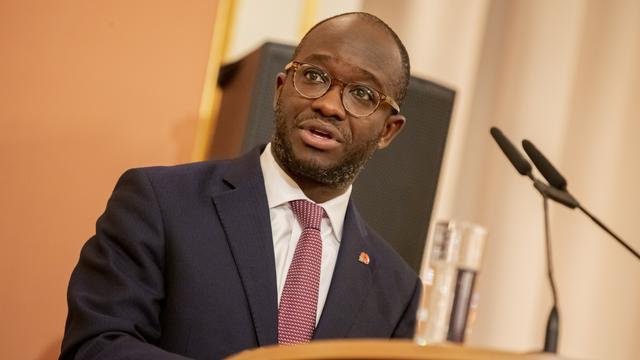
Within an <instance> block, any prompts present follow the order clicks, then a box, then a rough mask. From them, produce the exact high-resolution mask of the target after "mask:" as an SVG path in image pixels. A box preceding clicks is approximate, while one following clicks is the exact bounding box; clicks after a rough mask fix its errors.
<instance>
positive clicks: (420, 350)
mask: <svg viewBox="0 0 640 360" xmlns="http://www.w3.org/2000/svg"><path fill="white" fill-rule="evenodd" d="M227 359H229V360H258V359H260V360H275V359H278V360H362V359H374V360H382V359H386V360H418V359H420V360H551V359H562V358H561V357H558V356H556V355H553V354H545V353H512V352H506V351H498V350H487V349H478V348H470V347H466V346H460V345H453V344H442V345H428V346H419V345H416V344H415V343H413V342H412V341H410V340H320V341H314V342H311V343H308V344H303V345H294V346H277V345H274V346H266V347H262V348H257V349H253V350H246V351H243V352H241V353H238V354H236V355H233V356H231V357H229V358H227Z"/></svg>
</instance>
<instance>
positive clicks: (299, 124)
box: [272, 16, 405, 187]
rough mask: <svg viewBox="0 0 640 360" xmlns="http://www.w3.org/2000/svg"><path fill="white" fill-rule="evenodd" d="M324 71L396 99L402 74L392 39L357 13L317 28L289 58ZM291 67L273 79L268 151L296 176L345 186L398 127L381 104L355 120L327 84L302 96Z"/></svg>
mask: <svg viewBox="0 0 640 360" xmlns="http://www.w3.org/2000/svg"><path fill="white" fill-rule="evenodd" d="M294 60H296V61H298V62H301V63H308V64H312V65H314V66H317V67H319V68H322V69H323V70H324V71H326V72H327V73H328V74H330V76H331V77H332V78H333V79H340V80H341V81H344V82H346V83H359V84H363V85H367V86H369V87H371V88H374V89H377V90H379V91H380V92H382V93H384V94H386V95H388V96H392V97H393V96H394V95H395V94H396V88H395V87H394V85H393V84H394V83H397V81H398V79H399V77H400V76H401V74H402V68H401V60H400V55H399V51H398V48H397V46H396V44H395V43H394V41H393V40H392V39H391V37H390V36H389V35H388V34H387V33H385V32H384V30H382V29H380V28H379V27H378V26H373V25H372V24H371V23H369V22H367V21H363V20H362V19H360V18H358V17H356V16H344V17H339V18H336V19H333V20H330V21H328V22H326V23H324V24H322V25H320V26H319V27H317V28H316V29H315V30H314V31H313V32H312V33H311V34H309V36H308V37H307V39H306V41H305V43H304V45H303V46H302V47H301V48H300V49H299V52H298V55H297V56H296V58H295V59H294ZM293 74H294V71H293V70H289V71H288V72H287V74H284V73H281V74H279V75H278V82H277V90H276V102H275V114H276V132H275V135H274V138H273V141H272V147H273V153H274V156H275V158H276V159H277V160H278V162H279V163H280V165H281V166H282V167H283V168H284V169H285V170H286V171H287V172H288V173H289V174H290V175H292V176H293V177H294V178H304V179H308V180H313V181H315V182H318V183H320V184H324V185H330V186H334V187H344V186H347V185H349V184H351V183H352V182H353V180H354V179H355V177H356V176H357V174H358V173H359V172H360V170H361V169H362V168H363V167H364V165H365V164H366V162H367V161H368V160H369V159H370V158H371V156H372V155H373V153H374V152H375V150H376V149H377V148H384V147H386V146H387V145H388V144H389V143H390V142H391V140H392V139H393V138H394V137H395V135H396V134H397V133H398V132H399V130H400V129H401V128H402V126H403V125H404V122H405V119H404V117H403V116H401V115H392V109H391V107H390V106H389V105H388V104H381V105H380V106H379V108H378V109H377V110H376V111H375V112H373V113H372V114H371V115H369V116H365V117H355V116H353V115H352V114H350V113H349V112H347V111H346V110H345V108H344V106H343V103H342V97H341V91H342V90H343V89H342V85H341V84H339V83H338V81H332V85H331V87H330V88H329V90H327V92H326V93H325V94H324V95H322V96H321V97H319V98H316V99H308V98H305V97H304V96H302V95H300V93H298V91H297V90H296V89H295V88H294V85H293Z"/></svg>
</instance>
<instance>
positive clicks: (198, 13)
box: [0, 0, 217, 359]
mask: <svg viewBox="0 0 640 360" xmlns="http://www.w3.org/2000/svg"><path fill="white" fill-rule="evenodd" d="M216 4H217V1H216V0H201V1H186V2H180V1H169V0H153V1H152V0H137V1H126V0H112V1H106V2H104V1H102V2H101V1H83V0H57V1H46V0H2V1H1V2H0V242H1V243H0V245H1V248H0V249H1V250H0V289H1V290H0V292H1V293H0V321H2V326H0V358H2V359H54V358H57V355H58V352H59V346H60V339H61V337H62V333H63V327H64V320H65V316H66V299H65V292H66V286H67V281H68V277H69V274H70V272H71V270H72V268H73V266H74V265H75V263H76V261H77V258H78V254H79V251H80V247H81V245H82V244H83V243H84V242H85V241H86V239H87V238H88V237H89V236H90V235H91V234H92V233H93V227H94V223H95V220H96V218H97V217H98V216H99V214H100V213H101V212H102V210H103V209H104V206H105V203H106V200H107V198H108V196H109V194H110V192H111V190H112V188H113V185H114V184H115V181H116V179H117V178H118V176H119V174H121V173H122V172H123V171H124V170H125V169H126V168H129V167H134V166H146V165H152V164H173V163H177V162H185V161H189V160H190V157H191V152H192V149H193V142H194V133H195V127H196V120H197V114H198V106H199V102H200V95H201V91H202V85H203V80H204V75H205V70H206V63H207V59H208V51H209V45H210V41H211V31H212V29H213V22H214V17H215V9H216Z"/></svg>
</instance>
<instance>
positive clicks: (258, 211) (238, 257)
mask: <svg viewBox="0 0 640 360" xmlns="http://www.w3.org/2000/svg"><path fill="white" fill-rule="evenodd" d="M258 155H259V154H257V150H254V151H252V152H251V153H250V154H248V155H246V156H244V157H242V158H240V159H239V160H237V161H235V162H232V163H231V165H230V168H229V171H228V173H227V174H226V176H225V181H226V182H227V183H228V184H229V185H230V186H231V189H230V190H228V191H224V192H221V193H217V194H214V195H213V202H214V204H215V207H216V209H217V213H218V215H219V217H220V221H221V222H222V226H223V228H224V231H225V233H226V235H227V239H228V241H229V247H230V249H231V252H232V253H233V257H234V259H235V262H236V265H237V267H238V272H239V273H240V278H241V280H242V284H243V286H244V289H245V292H246V295H247V299H248V302H249V307H250V311H251V316H252V317H253V322H254V325H255V329H256V337H257V339H258V345H260V346H264V345H269V344H274V343H276V342H277V321H278V315H277V311H278V308H277V306H278V305H277V287H276V275H275V274H276V270H275V260H274V253H273V241H272V235H271V224H270V218H269V206H268V203H267V197H266V193H265V189H264V181H263V178H262V173H261V171H260V164H259V161H258V159H259V157H258Z"/></svg>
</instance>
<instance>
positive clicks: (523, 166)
mask: <svg viewBox="0 0 640 360" xmlns="http://www.w3.org/2000/svg"><path fill="white" fill-rule="evenodd" d="M489 132H490V133H491V136H493V138H494V139H495V140H496V142H497V143H498V146H499V147H500V149H502V152H503V153H504V154H505V155H506V156H507V159H509V161H510V162H511V164H512V165H513V166H514V167H515V168H516V170H517V171H518V172H519V173H520V175H523V176H528V177H529V178H530V179H531V181H533V186H534V187H535V188H536V190H538V191H539V192H540V194H541V195H542V200H543V205H544V230H545V232H544V236H545V249H546V255H547V278H548V279H549V286H550V287H551V295H552V296H553V306H552V307H551V311H550V312H549V317H548V318H547V328H546V331H545V336H544V349H543V351H544V352H547V353H555V352H557V349H558V335H559V333H560V315H559V314H558V292H557V290H556V283H555V280H554V278H553V266H552V262H551V235H550V233H549V206H548V199H549V198H551V199H553V200H555V201H557V202H559V203H561V204H563V205H565V206H568V207H570V208H572V209H573V208H575V207H576V206H577V201H575V199H574V198H573V197H572V196H571V195H569V193H567V192H566V191H562V190H559V189H556V188H554V187H551V186H549V185H547V184H545V183H543V182H542V181H540V180H538V179H537V178H536V177H535V176H533V173H532V171H531V164H530V163H529V162H528V161H527V160H526V159H525V158H524V157H523V156H522V154H521V153H520V151H519V150H518V149H517V148H516V147H515V146H513V144H512V143H511V141H509V139H507V137H506V136H505V135H504V134H503V133H502V131H500V129H498V128H497V127H492V128H491V130H490V131H489Z"/></svg>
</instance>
